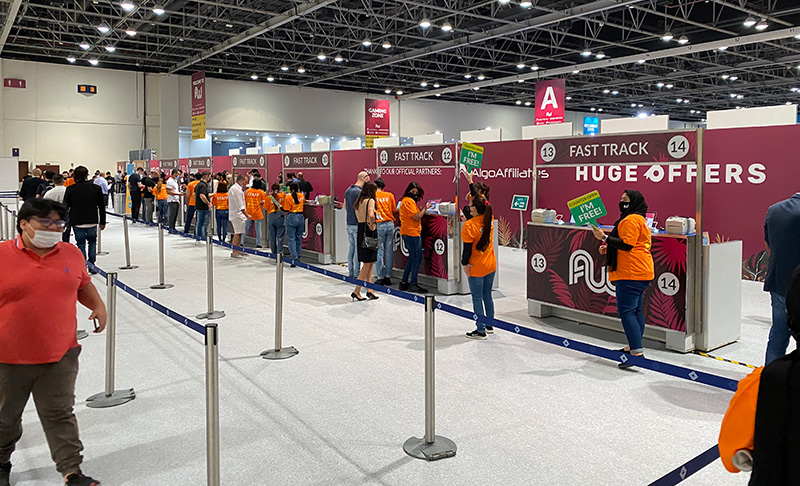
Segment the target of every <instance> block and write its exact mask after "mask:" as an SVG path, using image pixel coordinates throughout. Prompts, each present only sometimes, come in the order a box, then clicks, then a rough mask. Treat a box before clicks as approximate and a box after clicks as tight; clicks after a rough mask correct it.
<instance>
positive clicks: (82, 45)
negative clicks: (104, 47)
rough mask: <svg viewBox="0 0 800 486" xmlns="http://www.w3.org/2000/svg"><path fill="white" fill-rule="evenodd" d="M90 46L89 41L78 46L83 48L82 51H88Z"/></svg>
mask: <svg viewBox="0 0 800 486" xmlns="http://www.w3.org/2000/svg"><path fill="white" fill-rule="evenodd" d="M90 47H92V46H91V45H89V43H88V42H86V41H83V42H81V43H80V48H81V49H83V50H84V51H88V50H89V48H90Z"/></svg>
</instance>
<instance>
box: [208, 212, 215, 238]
mask: <svg viewBox="0 0 800 486" xmlns="http://www.w3.org/2000/svg"><path fill="white" fill-rule="evenodd" d="M208 218H209V221H208V234H210V235H211V236H214V233H215V232H216V227H217V208H216V207H214V206H211V207H210V208H209V212H208Z"/></svg>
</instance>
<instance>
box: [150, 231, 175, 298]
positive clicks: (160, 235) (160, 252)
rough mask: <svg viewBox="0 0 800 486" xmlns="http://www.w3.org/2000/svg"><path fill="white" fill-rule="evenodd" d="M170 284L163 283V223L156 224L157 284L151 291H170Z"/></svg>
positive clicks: (152, 286)
mask: <svg viewBox="0 0 800 486" xmlns="http://www.w3.org/2000/svg"><path fill="white" fill-rule="evenodd" d="M172 287H174V285H172V284H168V283H164V223H158V284H157V285H151V286H150V288H151V289H171V288H172Z"/></svg>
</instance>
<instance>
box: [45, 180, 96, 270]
mask: <svg viewBox="0 0 800 486" xmlns="http://www.w3.org/2000/svg"><path fill="white" fill-rule="evenodd" d="M88 176H89V170H88V169H86V167H84V166H82V165H80V166H78V167H76V168H75V171H74V172H73V175H72V177H73V178H74V180H75V183H74V184H73V185H71V186H69V187H68V188H67V189H66V191H64V204H65V205H66V206H67V208H69V221H70V226H72V231H74V233H75V241H76V242H77V245H78V248H80V250H81V253H83V256H84V258H85V259H87V260H88V261H89V262H91V263H95V261H96V256H97V226H98V225H100V230H103V229H105V227H106V207H105V204H104V201H103V191H102V190H101V189H100V187H99V186H96V185H95V184H92V183H91V182H90V181H89V180H88ZM53 190H55V189H53ZM87 244H88V249H87ZM89 273H95V271H94V270H93V269H90V270H89Z"/></svg>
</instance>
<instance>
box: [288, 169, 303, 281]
mask: <svg viewBox="0 0 800 486" xmlns="http://www.w3.org/2000/svg"><path fill="white" fill-rule="evenodd" d="M289 191H290V194H288V195H287V196H286V197H284V198H283V209H284V211H286V212H287V213H288V214H287V215H286V240H287V243H288V245H289V254H290V255H291V257H292V260H299V259H300V252H301V250H302V248H303V230H304V227H305V222H306V221H305V216H303V208H304V206H305V202H306V198H305V196H303V193H302V192H299V191H300V185H299V184H298V183H296V182H292V183H291V184H289ZM289 266H290V267H295V264H294V263H292V264H291V265H289Z"/></svg>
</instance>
